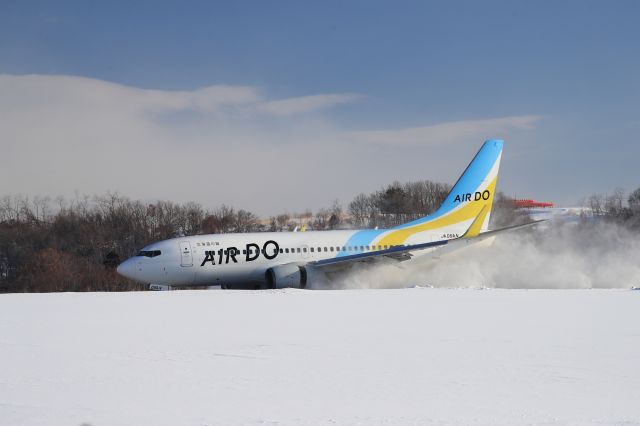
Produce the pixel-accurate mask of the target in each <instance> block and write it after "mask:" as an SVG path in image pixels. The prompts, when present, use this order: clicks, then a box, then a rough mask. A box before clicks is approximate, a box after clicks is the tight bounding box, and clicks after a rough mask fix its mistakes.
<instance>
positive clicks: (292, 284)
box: [265, 263, 307, 288]
mask: <svg viewBox="0 0 640 426" xmlns="http://www.w3.org/2000/svg"><path fill="white" fill-rule="evenodd" d="M265 278H266V280H267V286H268V287H269V288H305V287H306V286H307V270H306V269H305V267H304V266H299V265H297V264H295V263H286V264H284V265H278V266H274V267H272V268H269V269H267V272H266V273H265Z"/></svg>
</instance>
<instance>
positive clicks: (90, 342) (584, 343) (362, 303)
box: [0, 288, 640, 426]
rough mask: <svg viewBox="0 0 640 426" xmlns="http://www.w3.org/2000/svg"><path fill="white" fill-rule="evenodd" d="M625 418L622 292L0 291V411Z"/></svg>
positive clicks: (150, 421) (629, 374)
mask: <svg viewBox="0 0 640 426" xmlns="http://www.w3.org/2000/svg"><path fill="white" fill-rule="evenodd" d="M83 423H86V424H91V425H93V426H101V425H217V424H220V425H226V424H305V425H316V424H358V425H368V424H389V425H391V424H456V425H458V424H459V425H469V424H471V425H475V424H483V425H484V424H493V425H495V424H498V425H513V424H593V425H601V424H640V291H625V290H528V291H527V290H482V291H480V290H447V289H420V288H415V289H406V290H353V291H316V292H314V291H296V290H287V291H258V292H252V291H240V292H233V291H176V292H165V293H150V292H144V293H103V294H96V293H89V294H12V295H0V424H2V425H47V426H49V425H80V424H83Z"/></svg>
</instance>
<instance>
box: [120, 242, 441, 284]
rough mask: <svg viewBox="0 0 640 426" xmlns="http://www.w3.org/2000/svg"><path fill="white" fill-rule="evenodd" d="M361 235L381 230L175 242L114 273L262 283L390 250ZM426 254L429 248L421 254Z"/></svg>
mask: <svg viewBox="0 0 640 426" xmlns="http://www.w3.org/2000/svg"><path fill="white" fill-rule="evenodd" d="M363 232H364V233H381V232H384V230H370V231H308V232H258V233H244V234H209V235H197V236H190V237H181V238H173V239H170V240H164V241H160V242H157V243H153V244H151V245H149V246H147V247H145V248H144V249H143V250H141V252H140V254H139V255H138V256H134V257H132V258H130V259H128V260H126V261H125V262H123V263H122V264H121V265H120V266H119V268H118V272H119V273H121V274H123V275H125V276H127V277H129V278H132V279H135V280H137V281H140V282H144V283H149V284H161V285H170V286H191V285H202V286H204V285H225V286H226V285H234V284H246V283H260V282H264V279H265V273H266V271H267V270H268V269H269V268H271V267H273V266H277V265H283V264H290V263H294V264H300V265H304V264H308V263H310V262H315V261H319V260H323V259H331V258H335V257H340V256H349V255H355V254H360V253H369V252H375V251H379V250H385V249H388V248H390V247H389V246H384V245H372V243H371V242H370V243H369V244H364V243H358V241H357V239H354V235H355V234H357V233H363ZM441 237H442V234H441V233H433V236H432V237H430V236H426V239H427V241H430V240H435V239H437V238H441ZM362 241H365V240H362ZM426 252H428V250H427V251H425V252H421V253H420V254H424V253H426Z"/></svg>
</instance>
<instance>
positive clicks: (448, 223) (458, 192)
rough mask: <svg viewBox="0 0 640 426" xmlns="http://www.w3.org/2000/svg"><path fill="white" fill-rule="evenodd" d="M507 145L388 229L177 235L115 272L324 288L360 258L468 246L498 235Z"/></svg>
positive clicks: (168, 283) (388, 258) (487, 147)
mask: <svg viewBox="0 0 640 426" xmlns="http://www.w3.org/2000/svg"><path fill="white" fill-rule="evenodd" d="M503 144H504V142H503V141H502V140H499V139H491V140H487V141H485V142H484V144H483V145H482V147H481V148H480V150H479V151H478V153H477V154H476V156H475V157H474V158H473V160H472V161H471V163H469V165H468V166H467V168H466V170H465V171H464V173H463V174H462V176H460V178H459V179H458V181H457V182H456V184H455V185H454V186H453V188H452V189H451V192H450V193H449V194H448V195H447V197H446V198H445V200H444V202H443V203H442V205H441V206H440V207H439V208H438V209H437V210H436V211H435V212H434V213H432V214H430V215H428V216H425V217H422V218H420V219H416V220H413V221H411V222H408V223H405V224H403V225H399V226H395V227H393V228H390V229H364V230H333V231H305V232H255V233H237V234H210V235H193V236H186V237H178V238H173V239H169V240H164V241H160V242H156V243H153V244H150V245H148V246H146V247H144V248H143V249H142V250H141V251H140V252H139V253H138V254H137V255H136V256H134V257H132V258H130V259H127V260H125V261H124V262H123V263H121V264H120V265H119V266H118V268H117V272H118V273H119V274H120V275H122V276H124V277H127V278H130V279H132V280H135V281H138V282H142V283H146V284H149V285H150V288H151V289H155V290H167V289H172V288H174V287H180V286H189V287H192V286H218V285H219V286H221V288H223V289H265V288H271V289H280V288H301V289H302V288H322V286H323V285H325V284H324V283H327V282H329V281H330V279H331V277H332V276H335V275H336V274H340V273H348V271H349V270H350V269H351V268H352V267H353V265H355V264H356V263H364V264H370V265H377V264H384V263H389V262H391V263H398V262H411V261H414V260H417V259H420V258H424V257H425V256H432V257H436V258H437V257H439V256H440V255H442V254H445V253H450V252H454V251H457V250H459V249H462V248H464V247H466V246H469V245H470V244H474V243H477V242H479V241H481V240H484V239H486V238H489V237H493V236H495V235H496V234H497V233H499V232H503V231H508V230H513V229H516V228H523V227H527V226H531V225H534V224H536V223H538V222H540V221H534V222H529V223H526V224H524V225H518V226H511V227H507V228H502V229H498V230H492V231H490V230H489V229H488V226H489V218H490V215H491V207H492V205H493V198H494V194H495V188H496V183H497V179H498V169H499V167H500V159H501V157H502V148H503Z"/></svg>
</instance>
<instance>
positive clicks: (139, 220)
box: [0, 181, 640, 292]
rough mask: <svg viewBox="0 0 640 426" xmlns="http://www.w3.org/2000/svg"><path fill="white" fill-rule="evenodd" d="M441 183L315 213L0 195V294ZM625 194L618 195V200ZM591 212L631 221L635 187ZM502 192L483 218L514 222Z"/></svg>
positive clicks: (131, 286) (409, 207)
mask: <svg viewBox="0 0 640 426" xmlns="http://www.w3.org/2000/svg"><path fill="white" fill-rule="evenodd" d="M450 189H451V186H450V185H448V184H443V183H438V182H431V181H418V182H408V183H399V182H394V183H392V184H389V185H387V186H385V187H383V188H381V189H380V190H377V191H374V192H372V193H369V194H359V195H357V196H356V197H355V198H354V199H353V200H352V201H351V202H350V203H349V204H348V206H347V208H346V209H343V208H342V206H341V205H340V203H339V202H337V201H336V202H334V203H333V205H332V206H330V207H328V208H322V209H320V210H318V211H317V212H315V213H313V212H311V211H305V212H303V213H282V214H279V215H275V216H272V217H270V218H268V219H260V218H259V217H258V216H257V215H256V214H254V213H252V212H250V211H247V210H243V209H239V210H237V209H235V208H233V207H230V206H225V205H223V206H220V207H219V208H217V209H213V210H207V209H204V208H203V207H202V206H201V205H200V204H198V203H194V202H189V203H183V204H180V203H174V202H171V201H158V202H155V203H144V202H142V201H138V200H131V199H129V198H127V197H124V196H121V195H118V194H111V193H109V194H105V195H101V196H95V197H76V198H75V199H71V200H67V199H64V198H60V197H59V198H56V199H51V198H47V197H37V198H29V197H24V196H5V197H2V198H1V199H0V292H49V291H120V290H139V289H143V287H142V286H141V285H139V284H136V283H133V282H131V281H129V280H126V279H124V278H122V277H120V276H118V275H117V274H116V273H115V268H116V266H117V265H118V264H119V263H120V262H121V261H122V260H124V259H126V258H128V257H131V256H133V255H134V254H135V253H136V252H137V251H138V250H140V249H141V248H142V247H144V246H145V245H147V244H150V243H152V242H155V241H159V240H164V239H168V238H174V237H180V236H186V235H197V234H210V233H233V232H263V231H290V230H294V229H295V228H296V227H297V228H299V229H300V228H303V227H305V228H307V229H314V230H325V229H353V228H363V227H368V228H375V227H380V228H387V227H392V226H395V225H399V224H401V223H405V222H408V221H410V220H413V219H417V218H419V217H422V216H425V215H428V214H430V213H432V212H434V211H435V210H436V209H437V208H438V206H439V205H440V204H441V203H442V201H443V200H444V199H445V197H446V195H447V194H448V192H449V191H450ZM625 201H626V202H625ZM586 204H587V205H588V206H590V207H591V208H592V210H593V211H594V215H595V214H597V215H600V216H602V217H606V218H608V220H615V221H618V222H620V223H624V224H626V225H628V226H630V227H634V228H636V229H638V228H640V188H639V189H637V190H636V191H634V192H633V193H632V194H631V195H630V196H629V197H628V199H625V198H624V196H623V194H622V192H616V193H615V194H613V195H612V196H592V197H590V198H588V199H587V200H586ZM526 220H528V218H527V216H526V215H525V214H523V213H522V212H520V211H518V210H517V209H516V208H515V207H514V205H513V203H512V200H511V199H510V198H509V197H506V196H504V194H501V193H498V194H497V195H496V199H495V201H494V207H493V210H492V226H494V227H500V226H505V225H508V224H513V223H519V222H524V221H526Z"/></svg>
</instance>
